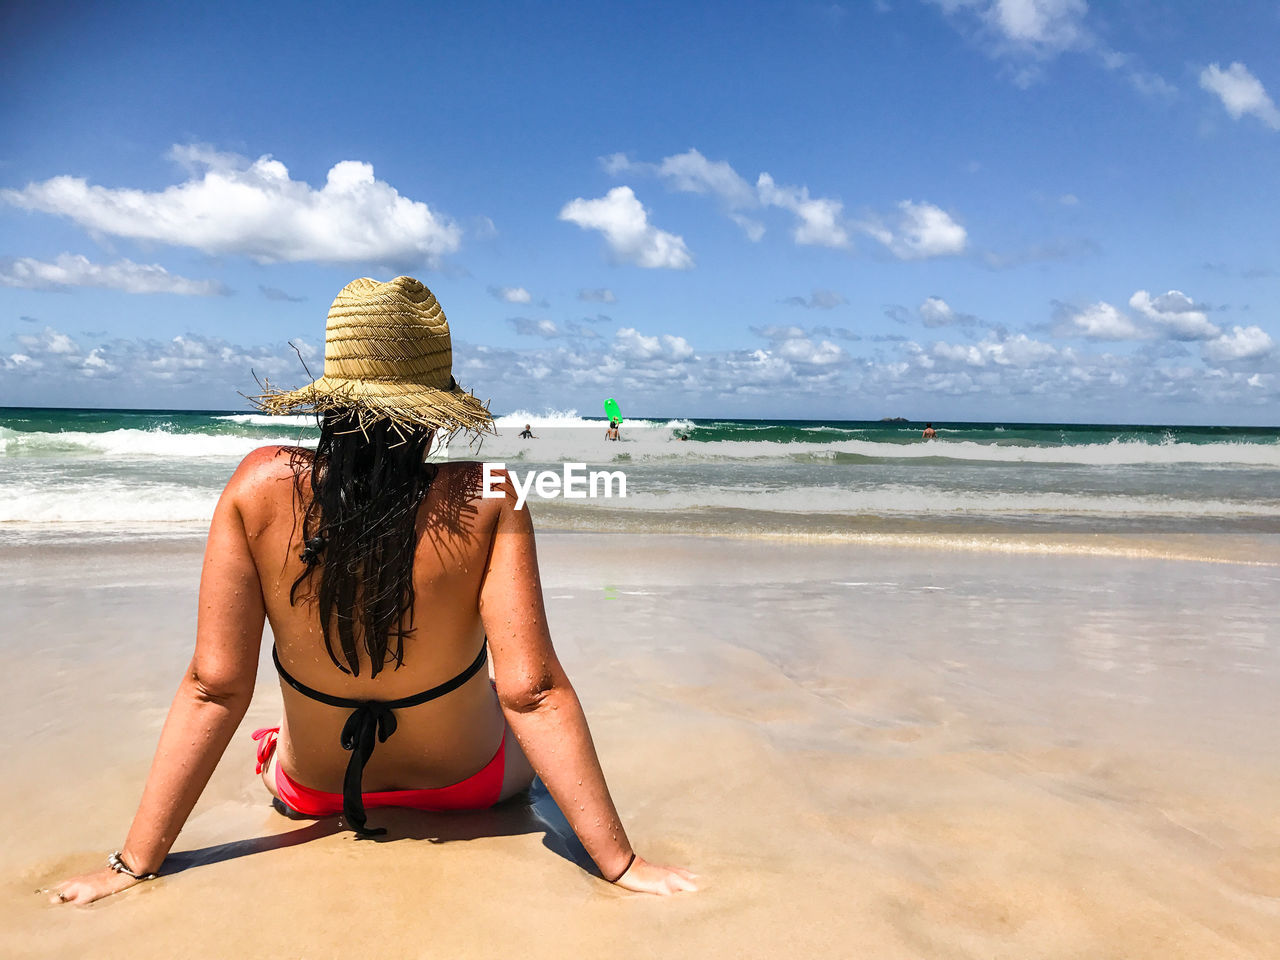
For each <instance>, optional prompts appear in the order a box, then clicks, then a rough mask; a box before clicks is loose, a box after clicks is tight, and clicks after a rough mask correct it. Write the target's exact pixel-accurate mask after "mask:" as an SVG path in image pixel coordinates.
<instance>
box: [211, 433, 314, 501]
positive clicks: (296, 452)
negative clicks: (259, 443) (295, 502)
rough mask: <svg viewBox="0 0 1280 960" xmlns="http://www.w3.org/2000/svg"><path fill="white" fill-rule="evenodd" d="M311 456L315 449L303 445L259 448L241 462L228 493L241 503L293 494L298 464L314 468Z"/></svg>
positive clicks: (228, 487)
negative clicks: (285, 482) (281, 494)
mask: <svg viewBox="0 0 1280 960" xmlns="http://www.w3.org/2000/svg"><path fill="white" fill-rule="evenodd" d="M311 456H312V453H311V451H310V450H307V449H305V448H303V447H288V446H279V445H277V446H270V447H258V449H256V450H254V451H252V452H251V453H249V454H248V456H246V457H245V458H244V459H243V460H241V461H240V465H239V466H238V467H236V472H235V473H233V474H232V475H231V479H230V481H228V483H227V490H226V492H227V493H228V494H230V495H231V496H233V497H235V499H236V500H237V502H240V503H245V502H248V501H260V500H262V499H263V498H264V497H268V496H270V497H274V496H276V495H278V494H280V493H281V492H285V493H287V494H289V495H292V492H293V482H294V480H295V479H296V478H297V476H298V467H299V466H301V467H302V468H303V469H310V466H311ZM282 481H288V484H287V485H286V484H284V483H282Z"/></svg>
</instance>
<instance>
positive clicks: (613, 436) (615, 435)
mask: <svg viewBox="0 0 1280 960" xmlns="http://www.w3.org/2000/svg"><path fill="white" fill-rule="evenodd" d="M604 438H605V439H606V440H621V439H622V435H621V434H620V433H619V432H618V421H617V420H610V421H609V429H608V430H606V431H605V432H604Z"/></svg>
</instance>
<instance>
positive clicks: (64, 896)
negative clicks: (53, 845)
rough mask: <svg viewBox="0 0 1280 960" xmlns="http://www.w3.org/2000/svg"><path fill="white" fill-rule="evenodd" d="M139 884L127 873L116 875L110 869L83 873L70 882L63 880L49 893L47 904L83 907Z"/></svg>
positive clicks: (138, 881)
mask: <svg viewBox="0 0 1280 960" xmlns="http://www.w3.org/2000/svg"><path fill="white" fill-rule="evenodd" d="M141 882H142V881H141V880H137V879H135V878H134V877H131V876H129V875H128V874H127V873H116V872H115V871H114V870H112V869H111V868H110V867H102V868H101V869H98V870H95V871H93V873H84V874H81V875H80V876H78V877H72V878H71V879H70V880H63V881H62V883H60V884H58V885H57V886H56V887H54V888H53V889H52V890H50V891H49V902H50V903H78V904H80V905H81V906H85V905H86V904H90V903H93V901H95V900H101V899H102V898H103V897H109V896H111V895H112V894H113V893H119V892H120V891H121V890H127V889H129V888H130V887H132V886H135V885H137V884H139V883H141Z"/></svg>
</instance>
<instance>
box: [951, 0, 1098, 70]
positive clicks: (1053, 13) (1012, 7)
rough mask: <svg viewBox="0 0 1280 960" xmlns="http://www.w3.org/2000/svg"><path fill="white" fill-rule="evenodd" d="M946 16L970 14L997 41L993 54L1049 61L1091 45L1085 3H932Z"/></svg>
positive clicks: (962, 0) (991, 0)
mask: <svg viewBox="0 0 1280 960" xmlns="http://www.w3.org/2000/svg"><path fill="white" fill-rule="evenodd" d="M932 2H933V3H934V5H935V6H938V7H940V8H941V9H942V11H943V12H944V13H947V14H952V15H957V14H963V15H967V16H968V17H969V18H970V19H971V20H972V21H973V22H975V23H977V24H978V25H979V26H980V27H981V28H982V30H983V31H984V32H985V33H986V34H987V35H988V36H989V37H990V38H991V39H992V40H993V41H994V44H995V46H994V49H993V52H995V53H998V54H1005V55H1008V54H1013V53H1020V54H1023V55H1029V56H1034V57H1039V58H1045V59H1047V58H1050V57H1053V56H1056V55H1057V54H1059V53H1062V52H1063V51H1064V50H1071V49H1078V48H1082V47H1086V46H1089V45H1090V44H1092V43H1093V38H1092V36H1091V35H1090V33H1089V31H1088V29H1087V28H1086V27H1085V25H1084V18H1085V16H1086V14H1088V12H1089V5H1088V4H1087V3H1086V2H1085V0H932Z"/></svg>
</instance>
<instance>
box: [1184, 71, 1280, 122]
mask: <svg viewBox="0 0 1280 960" xmlns="http://www.w3.org/2000/svg"><path fill="white" fill-rule="evenodd" d="M1200 86H1201V87H1203V88H1204V89H1205V90H1208V91H1209V92H1210V93H1215V94H1217V95H1218V99H1219V100H1221V101H1222V105H1223V106H1224V107H1225V108H1226V110H1227V113H1229V114H1231V117H1232V119H1234V120H1239V119H1240V118H1241V117H1243V116H1244V115H1245V114H1252V115H1253V116H1255V117H1257V118H1258V119H1259V120H1261V121H1262V122H1263V123H1265V124H1266V125H1267V126H1268V127H1270V128H1271V129H1272V130H1280V110H1277V109H1276V105H1275V103H1273V102H1272V100H1271V97H1270V96H1268V94H1267V91H1266V88H1265V87H1263V85H1262V81H1260V80H1259V79H1258V78H1257V77H1255V76H1254V75H1253V74H1252V73H1250V72H1249V68H1248V67H1246V66H1245V65H1244V64H1243V63H1240V62H1239V61H1236V62H1235V63H1232V64H1231V65H1230V66H1228V67H1227V69H1225V70H1223V69H1222V68H1221V67H1219V66H1218V65H1217V64H1216V63H1211V64H1209V66H1207V67H1205V68H1204V69H1203V70H1202V71H1200Z"/></svg>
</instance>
